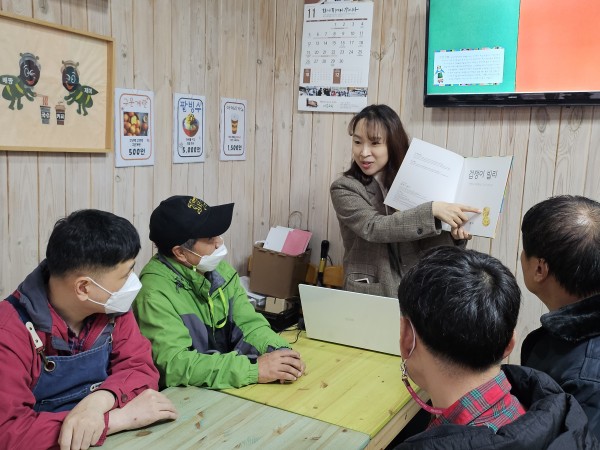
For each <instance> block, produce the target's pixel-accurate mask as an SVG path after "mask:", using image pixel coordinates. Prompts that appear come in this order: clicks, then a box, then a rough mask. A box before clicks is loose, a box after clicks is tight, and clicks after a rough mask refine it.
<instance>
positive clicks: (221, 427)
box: [102, 386, 369, 450]
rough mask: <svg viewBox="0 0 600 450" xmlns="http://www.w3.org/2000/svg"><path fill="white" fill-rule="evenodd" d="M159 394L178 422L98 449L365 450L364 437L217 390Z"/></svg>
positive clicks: (113, 438) (128, 434) (125, 434)
mask: <svg viewBox="0 0 600 450" xmlns="http://www.w3.org/2000/svg"><path fill="white" fill-rule="evenodd" d="M286 387H289V386H281V388H286ZM163 392H164V393H165V394H166V395H167V397H169V398H170V399H171V401H173V402H174V403H175V405H176V406H177V410H178V411H179V418H178V419H177V420H176V421H174V422H167V423H162V424H158V425H151V426H149V427H146V428H143V429H139V430H132V431H127V432H123V433H118V434H115V435H113V436H109V437H108V438H107V439H106V442H105V444H104V445H103V446H102V448H103V449H127V450H135V449H143V450H154V449H160V450H163V449H177V450H180V449H198V448H206V449H218V450H221V449H261V450H262V449H273V450H275V449H276V450H280V449H294V450H295V449H363V448H365V447H366V446H367V444H368V443H369V436H367V435H366V434H363V433H359V432H356V431H352V430H348V429H345V428H342V427H338V426H335V425H331V424H329V423H326V422H322V421H319V420H315V419H311V418H309V417H304V416H300V415H298V414H294V413H291V412H288V411H283V410H281V409H277V408H271V407H268V406H265V405H261V404H259V403H254V402H250V401H247V400H243V399H241V398H236V397H233V396H230V395H226V394H223V393H221V392H216V391H209V390H206V389H200V388H197V387H186V388H169V389H166V390H165V391H163Z"/></svg>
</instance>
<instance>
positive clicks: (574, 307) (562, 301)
mask: <svg viewBox="0 0 600 450" xmlns="http://www.w3.org/2000/svg"><path fill="white" fill-rule="evenodd" d="M521 229H522V232H523V252H522V253H521V266H522V269H523V278H524V280H525V285H526V286H527V289H529V290H530V291H531V292H532V293H534V294H535V295H536V296H537V297H538V298H539V299H540V300H541V301H542V302H543V303H544V304H545V305H546V306H547V307H548V309H549V310H550V312H549V313H547V314H544V315H543V316H542V317H541V319H540V320H541V323H542V326H541V327H540V328H538V329H537V330H535V331H533V332H531V333H530V334H529V335H528V336H527V338H526V339H525V341H524V342H523V347H522V350H521V364H523V365H526V366H529V367H533V368H535V369H538V370H541V371H544V372H546V373H547V374H548V375H550V376H551V377H552V378H554V380H556V382H557V383H558V384H560V385H561V387H562V388H563V389H564V390H565V392H568V393H570V394H572V395H573V396H574V397H575V398H576V399H577V401H578V402H579V403H580V404H581V406H582V407H583V410H584V411H585V413H586V414H587V416H588V419H589V423H590V429H592V430H593V431H594V433H595V434H596V437H597V438H600V203H598V202H596V201H594V200H591V199H589V198H585V197H579V196H570V195H562V196H558V197H553V198H550V199H548V200H545V201H543V202H541V203H538V204H537V205H535V206H533V207H532V208H531V209H530V210H529V211H527V213H526V214H525V217H524V218H523V224H522V227H521Z"/></svg>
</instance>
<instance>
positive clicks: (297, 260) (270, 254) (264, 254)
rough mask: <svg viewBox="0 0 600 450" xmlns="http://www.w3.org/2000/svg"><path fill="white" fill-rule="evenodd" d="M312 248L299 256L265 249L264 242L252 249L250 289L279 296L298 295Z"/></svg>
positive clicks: (271, 295)
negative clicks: (299, 285)
mask: <svg viewBox="0 0 600 450" xmlns="http://www.w3.org/2000/svg"><path fill="white" fill-rule="evenodd" d="M309 260H310V249H309V250H307V251H306V252H304V253H302V254H301V255H298V256H290V255H286V254H285V253H279V252H274V251H272V250H265V249H264V248H263V246H262V244H255V245H254V248H253V249H252V272H250V290H251V291H252V292H257V293H259V294H264V295H268V296H270V297H277V298H290V297H295V296H297V295H298V284H299V283H304V282H305V278H306V271H307V270H308V263H309Z"/></svg>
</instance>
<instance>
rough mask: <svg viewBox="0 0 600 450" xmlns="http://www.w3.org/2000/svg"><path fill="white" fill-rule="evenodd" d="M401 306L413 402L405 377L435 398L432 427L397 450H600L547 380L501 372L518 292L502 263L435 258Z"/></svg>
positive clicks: (412, 274)
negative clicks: (597, 449)
mask: <svg viewBox="0 0 600 450" xmlns="http://www.w3.org/2000/svg"><path fill="white" fill-rule="evenodd" d="M398 297H399V300H400V310H401V312H402V317H401V322H400V351H401V354H402V358H403V361H404V362H403V364H402V372H403V379H404V381H405V384H406V387H407V389H408V390H409V392H410V393H411V395H413V397H415V400H417V397H416V395H414V392H413V391H412V388H411V387H410V384H408V376H410V378H412V380H413V381H414V382H415V383H416V384H417V385H419V386H420V387H421V388H423V389H425V390H426V391H427V392H428V394H429V395H430V397H431V403H432V405H433V406H429V405H426V404H423V403H422V402H421V403H420V405H421V407H422V408H423V409H425V410H427V411H429V412H430V413H431V414H433V417H432V420H431V422H430V424H429V427H428V428H427V430H426V431H424V432H422V433H419V434H417V435H415V436H413V437H411V438H409V439H408V440H406V441H405V442H404V443H403V444H401V445H400V446H399V447H397V448H399V449H461V450H463V449H511V450H513V449H526V450H533V449H556V450H558V449H560V450H563V449H580V448H581V449H589V448H600V446H599V445H598V442H597V441H596V439H595V437H594V435H593V433H591V432H590V431H589V430H588V423H587V418H586V416H585V414H584V412H583V410H582V409H581V407H580V406H579V404H578V403H577V402H576V401H575V399H574V398H573V397H572V396H571V395H569V394H566V393H565V392H564V391H563V390H562V389H561V388H560V386H558V385H557V384H556V383H555V382H554V381H553V380H552V379H551V378H550V377H549V376H548V375H546V374H544V373H543V372H539V371H536V370H534V369H530V368H525V367H520V366H514V365H503V366H501V365H500V362H501V361H502V359H504V358H505V357H506V356H508V355H509V354H510V352H511V351H512V349H513V348H514V344H515V338H514V329H515V326H516V323H517V317H518V314H519V307H520V302H521V292H520V289H519V287H518V285H517V282H516V280H515V278H514V276H513V275H512V273H511V272H510V271H509V270H508V268H506V267H505V266H504V265H502V263H500V261H498V260H497V259H496V258H493V257H491V256H489V255H486V254H483V253H479V252H476V251H472V250H462V249H460V248H456V247H440V248H437V249H434V250H433V251H431V252H430V253H428V254H427V255H426V256H425V257H424V258H423V259H422V260H421V261H420V262H419V263H418V264H417V265H416V266H415V267H413V268H412V269H411V270H409V272H408V273H407V274H406V275H405V277H404V278H403V279H402V281H401V283H400V287H399V289H398ZM419 401H420V400H417V403H419Z"/></svg>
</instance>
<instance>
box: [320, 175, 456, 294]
mask: <svg viewBox="0 0 600 450" xmlns="http://www.w3.org/2000/svg"><path fill="white" fill-rule="evenodd" d="M330 192H331V200H332V202H333V207H334V208H335V212H336V214H337V218H338V220H339V222H340V231H341V234H342V239H343V242H344V250H345V252H344V276H345V280H344V289H346V290H349V291H354V292H363V293H366V294H374V295H382V296H386V297H394V298H397V296H398V285H399V284H400V279H401V278H402V275H403V274H404V273H405V272H406V271H407V270H408V269H409V268H411V267H412V266H413V265H415V264H416V263H417V262H418V261H419V259H420V258H421V256H422V255H423V253H424V252H425V251H426V250H428V249H430V248H432V247H438V246H440V245H454V244H455V242H456V243H460V244H461V245H464V241H454V240H453V239H452V236H450V233H448V232H446V231H442V230H441V223H440V221H439V220H437V219H435V218H434V217H433V213H432V211H431V202H428V203H424V204H422V205H419V206H417V207H416V208H413V209H410V210H407V211H396V210H395V209H392V208H389V207H387V206H385V205H384V204H383V194H382V192H381V188H380V187H379V185H378V184H377V182H376V181H375V180H373V181H372V182H371V183H370V184H368V185H366V186H365V185H363V184H362V183H361V182H360V181H358V180H356V179H355V178H352V177H346V176H342V177H340V178H338V179H337V180H335V181H334V182H333V183H332V185H331V188H330ZM365 279H367V280H368V281H369V282H368V283H367V282H366V281H357V280H365Z"/></svg>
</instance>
